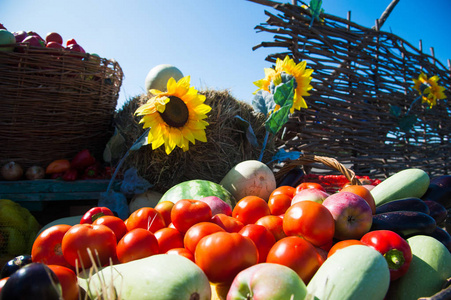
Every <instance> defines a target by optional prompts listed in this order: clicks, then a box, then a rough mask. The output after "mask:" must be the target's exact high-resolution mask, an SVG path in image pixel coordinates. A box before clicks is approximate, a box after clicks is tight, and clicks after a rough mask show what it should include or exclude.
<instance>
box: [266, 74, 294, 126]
mask: <svg viewBox="0 0 451 300" xmlns="http://www.w3.org/2000/svg"><path fill="white" fill-rule="evenodd" d="M293 97H294V79H291V80H290V81H288V82H286V83H281V84H279V85H278V86H277V87H276V91H275V93H274V102H275V103H276V104H278V105H279V106H280V108H279V109H278V110H277V111H273V113H272V114H271V115H270V116H269V118H268V119H267V120H266V123H265V128H266V130H267V131H269V132H271V133H272V134H274V135H275V134H276V133H277V132H278V131H279V130H280V129H282V127H283V126H284V125H285V123H287V121H288V116H289V114H290V109H291V107H292V106H293Z"/></svg>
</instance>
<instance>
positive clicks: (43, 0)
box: [0, 0, 451, 107]
mask: <svg viewBox="0 0 451 300" xmlns="http://www.w3.org/2000/svg"><path fill="white" fill-rule="evenodd" d="M288 1H290V0H288ZM288 1H286V2H288ZM290 2H291V1H290ZM390 2H391V0H377V1H374V0H323V8H324V9H325V12H326V13H329V14H333V15H336V16H338V17H342V18H346V15H347V12H348V11H351V16H352V17H351V18H352V20H353V21H354V22H356V23H358V24H360V25H363V26H366V27H371V26H373V25H374V22H375V19H377V18H379V17H380V15H381V14H382V12H383V11H384V10H385V8H386V7H387V6H388V4H389V3H390ZM264 10H268V11H270V12H276V11H275V10H273V9H272V8H270V7H265V6H262V5H259V4H255V3H252V2H248V1H246V0H191V1H187V0H128V1H125V0H123V1H119V0H109V1H106V0H78V1H66V0H1V1H0V23H3V24H4V25H5V26H6V27H7V28H8V29H9V30H10V31H20V30H25V31H30V30H31V31H35V32H37V33H39V34H40V35H42V36H45V35H46V34H47V33H48V32H52V31H55V32H58V33H60V34H61V35H62V37H63V39H64V40H65V41H66V40H68V39H71V38H74V39H75V40H76V41H77V42H78V43H79V44H80V45H81V46H82V47H83V48H84V49H85V50H86V51H87V52H90V53H97V54H99V55H100V56H101V57H105V58H109V59H115V60H116V61H118V62H119V64H120V66H121V67H122V69H123V71H124V74H125V78H124V81H123V84H122V88H121V91H120V96H119V101H118V107H120V106H121V105H122V104H123V103H124V102H125V101H126V100H127V99H130V98H131V97H134V96H136V95H139V94H141V93H144V80H145V77H146V75H147V73H148V72H149V70H150V69H151V68H152V67H154V66H156V65H159V64H172V65H175V66H176V67H178V68H179V69H180V70H181V71H182V72H183V74H184V75H190V76H191V84H192V85H194V86H195V87H196V88H197V89H204V88H211V89H220V90H222V89H227V90H229V91H230V92H231V93H232V95H234V96H235V97H236V98H237V99H239V100H243V101H247V102H250V101H251V100H252V97H253V95H252V93H253V92H254V91H255V89H256V87H255V86H254V84H253V82H254V81H256V80H258V79H261V78H262V77H263V76H264V73H263V68H266V67H270V63H268V62H267V61H265V57H266V56H267V55H268V54H270V53H274V52H277V50H278V49H277V48H274V49H265V48H260V49H258V50H255V51H253V50H252V47H253V46H255V45H257V44H259V43H260V42H262V41H271V40H272V38H273V36H272V35H271V34H267V33H257V32H256V31H255V29H254V27H255V26H256V25H259V24H260V23H264V22H265V20H266V15H265V14H264ZM450 29H451V1H450V0H429V1H427V2H426V1H424V0H400V2H399V3H398V5H397V6H396V8H395V9H394V11H393V12H392V14H391V15H390V17H389V18H388V20H387V22H386V23H385V24H384V26H383V27H382V30H383V31H389V32H392V33H394V34H396V35H398V36H400V37H402V38H403V39H405V40H406V41H408V42H410V43H411V44H412V45H413V46H415V47H418V44H419V40H420V39H421V40H422V41H423V49H424V51H425V52H427V53H430V52H429V48H430V47H434V50H435V56H436V57H437V58H438V59H439V60H440V61H441V62H442V63H443V64H444V65H445V66H447V59H451V38H450V33H449V31H450Z"/></svg>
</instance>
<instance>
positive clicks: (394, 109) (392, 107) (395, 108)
mask: <svg viewBox="0 0 451 300" xmlns="http://www.w3.org/2000/svg"><path fill="white" fill-rule="evenodd" d="M390 114H391V115H393V116H395V117H397V118H398V117H399V116H400V115H401V107H399V106H395V105H390Z"/></svg>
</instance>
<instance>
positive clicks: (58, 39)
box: [45, 32, 63, 45]
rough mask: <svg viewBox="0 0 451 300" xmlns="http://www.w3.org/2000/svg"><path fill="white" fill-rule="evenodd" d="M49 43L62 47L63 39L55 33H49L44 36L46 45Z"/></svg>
mask: <svg viewBox="0 0 451 300" xmlns="http://www.w3.org/2000/svg"><path fill="white" fill-rule="evenodd" d="M50 42H57V43H59V44H61V45H62V44H63V38H62V37H61V35H60V34H59V33H57V32H49V33H47V35H46V36H45V43H46V44H48V43H50Z"/></svg>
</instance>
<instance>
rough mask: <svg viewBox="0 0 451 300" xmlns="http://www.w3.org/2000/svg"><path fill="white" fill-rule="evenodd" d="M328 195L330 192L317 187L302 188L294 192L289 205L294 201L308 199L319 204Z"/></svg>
mask: <svg viewBox="0 0 451 300" xmlns="http://www.w3.org/2000/svg"><path fill="white" fill-rule="evenodd" d="M329 196H330V194H328V193H327V192H325V191H323V190H320V189H317V188H309V189H303V190H300V191H299V192H297V193H296V194H294V196H293V199H292V200H291V205H293V204H295V203H296V202H299V201H305V200H310V201H314V202H318V203H320V204H321V203H323V201H324V199H326V198H327V197H329Z"/></svg>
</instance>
